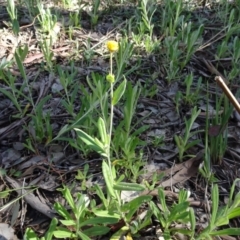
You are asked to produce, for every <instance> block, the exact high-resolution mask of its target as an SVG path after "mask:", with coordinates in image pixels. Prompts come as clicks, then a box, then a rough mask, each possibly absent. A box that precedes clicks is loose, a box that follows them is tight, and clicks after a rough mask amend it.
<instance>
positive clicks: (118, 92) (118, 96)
mask: <svg viewBox="0 0 240 240" xmlns="http://www.w3.org/2000/svg"><path fill="white" fill-rule="evenodd" d="M126 85H127V80H126V78H125V77H124V80H123V81H122V82H121V84H120V85H119V86H118V88H117V89H116V90H115V91H114V93H113V99H112V105H116V104H117V103H118V102H119V100H120V99H121V97H122V95H123V94H124V92H125V89H126Z"/></svg>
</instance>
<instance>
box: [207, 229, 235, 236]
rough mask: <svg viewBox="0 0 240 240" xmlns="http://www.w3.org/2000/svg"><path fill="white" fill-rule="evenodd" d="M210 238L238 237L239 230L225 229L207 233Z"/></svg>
mask: <svg viewBox="0 0 240 240" xmlns="http://www.w3.org/2000/svg"><path fill="white" fill-rule="evenodd" d="M209 235H211V236H229V235H233V236H240V228H227V229H223V230H219V231H215V232H211V233H209Z"/></svg>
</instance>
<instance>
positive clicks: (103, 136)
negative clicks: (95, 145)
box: [98, 118, 109, 144]
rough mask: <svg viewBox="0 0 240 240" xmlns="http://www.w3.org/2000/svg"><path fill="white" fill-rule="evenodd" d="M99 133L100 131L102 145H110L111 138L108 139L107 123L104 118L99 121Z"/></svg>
mask: <svg viewBox="0 0 240 240" xmlns="http://www.w3.org/2000/svg"><path fill="white" fill-rule="evenodd" d="M98 131H99V134H100V136H101V140H102V143H104V144H106V143H107V144H108V143H109V138H108V135H107V131H106V126H105V123H104V121H103V119H102V118H99V119H98Z"/></svg>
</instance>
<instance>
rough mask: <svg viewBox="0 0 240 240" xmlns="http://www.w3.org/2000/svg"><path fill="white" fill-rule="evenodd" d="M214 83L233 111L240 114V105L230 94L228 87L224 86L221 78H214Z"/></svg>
mask: <svg viewBox="0 0 240 240" xmlns="http://www.w3.org/2000/svg"><path fill="white" fill-rule="evenodd" d="M215 81H216V82H217V84H218V85H219V86H220V87H221V88H222V90H223V92H224V93H225V94H226V96H227V97H228V99H229V101H230V102H231V103H232V105H233V106H234V107H235V109H236V110H237V111H238V113H239V114H240V104H239V103H238V101H237V99H236V98H235V97H234V95H233V94H232V92H231V90H230V89H229V88H228V86H227V85H226V83H225V82H224V80H223V79H222V77H221V76H216V77H215Z"/></svg>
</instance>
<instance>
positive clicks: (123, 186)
mask: <svg viewBox="0 0 240 240" xmlns="http://www.w3.org/2000/svg"><path fill="white" fill-rule="evenodd" d="M113 188H114V189H115V190H120V191H143V190H145V187H144V186H143V185H140V184H137V183H127V182H120V183H114V184H113Z"/></svg>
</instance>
